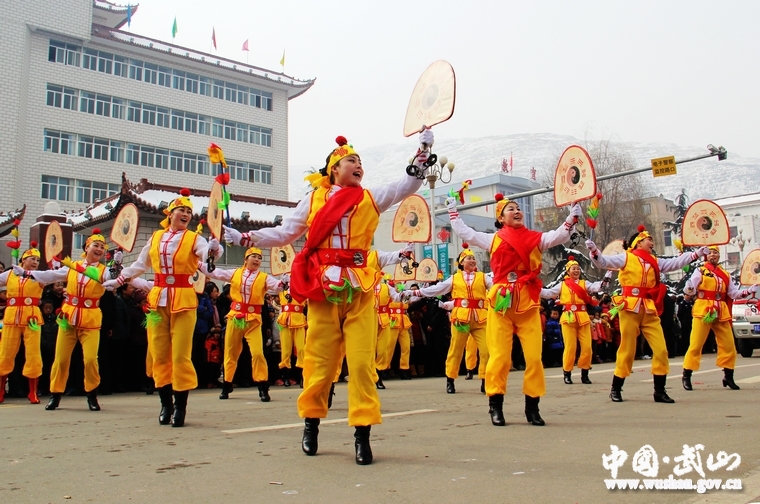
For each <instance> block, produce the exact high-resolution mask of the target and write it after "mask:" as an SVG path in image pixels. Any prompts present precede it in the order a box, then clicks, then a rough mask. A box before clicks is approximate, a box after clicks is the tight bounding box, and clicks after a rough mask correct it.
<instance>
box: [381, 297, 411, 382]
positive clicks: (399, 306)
mask: <svg viewBox="0 0 760 504" xmlns="http://www.w3.org/2000/svg"><path fill="white" fill-rule="evenodd" d="M399 289H401V290H399ZM394 290H396V292H398V293H401V292H403V286H402V285H401V284H396V285H395V289H394ZM408 308H409V303H408V302H406V301H404V299H403V298H401V297H399V298H398V299H393V300H392V301H391V303H390V305H388V313H389V315H390V324H389V329H390V335H389V338H388V343H387V345H385V362H386V367H385V370H386V371H388V370H389V369H390V367H391V360H392V359H393V354H394V353H395V351H396V342H398V344H399V347H401V356H400V358H399V364H398V368H399V374H400V376H399V378H401V379H402V380H411V379H412V376H411V374H409V354H410V353H411V349H412V346H411V338H410V336H409V329H411V327H412V321H411V320H409V315H408V314H407V312H406V311H407V309H408ZM381 349H382V348H381V347H380V346H379V344H378V352H379V351H380V350H381Z"/></svg>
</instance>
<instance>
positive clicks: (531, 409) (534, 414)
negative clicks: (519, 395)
mask: <svg viewBox="0 0 760 504" xmlns="http://www.w3.org/2000/svg"><path fill="white" fill-rule="evenodd" d="M540 399H541V398H540V397H531V396H527V395H526V396H525V418H527V419H528V423H531V424H533V425H538V426H541V425H546V422H544V419H543V418H541V415H540V414H539V413H538V401H539V400H540Z"/></svg>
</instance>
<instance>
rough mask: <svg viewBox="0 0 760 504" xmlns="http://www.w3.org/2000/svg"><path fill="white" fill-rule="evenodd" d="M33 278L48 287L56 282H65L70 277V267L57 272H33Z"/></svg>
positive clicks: (64, 267)
mask: <svg viewBox="0 0 760 504" xmlns="http://www.w3.org/2000/svg"><path fill="white" fill-rule="evenodd" d="M31 274H32V278H34V279H35V280H37V281H38V282H39V283H40V284H42V285H48V284H51V283H55V282H63V281H64V280H66V277H67V276H68V275H69V268H68V266H63V267H62V268H59V269H57V270H46V271H32V272H31Z"/></svg>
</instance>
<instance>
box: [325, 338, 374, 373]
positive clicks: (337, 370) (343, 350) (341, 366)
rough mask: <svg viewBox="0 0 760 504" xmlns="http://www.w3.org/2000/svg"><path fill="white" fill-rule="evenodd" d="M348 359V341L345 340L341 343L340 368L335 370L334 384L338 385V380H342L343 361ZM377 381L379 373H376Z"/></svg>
mask: <svg viewBox="0 0 760 504" xmlns="http://www.w3.org/2000/svg"><path fill="white" fill-rule="evenodd" d="M345 358H346V341H345V340H343V341H341V342H340V359H338V367H337V369H336V370H335V379H334V380H333V383H338V380H340V372H341V371H343V359H345ZM374 376H375V381H377V372H375V375H374Z"/></svg>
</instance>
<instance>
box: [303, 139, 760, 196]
mask: <svg viewBox="0 0 760 504" xmlns="http://www.w3.org/2000/svg"><path fill="white" fill-rule="evenodd" d="M572 144H577V145H581V146H585V142H584V141H583V140H581V139H578V138H574V137H572V136H568V135H555V134H551V133H535V134H518V135H506V136H492V137H484V138H461V139H444V138H439V139H437V140H436V144H435V148H434V152H436V153H437V154H438V155H439V156H440V155H441V154H443V155H446V156H447V157H448V159H449V161H451V162H453V163H455V164H456V169H455V170H454V176H453V179H452V182H461V181H463V180H467V179H475V178H478V177H483V176H486V175H491V174H494V173H498V172H499V171H500V170H501V162H502V159H507V160H508V159H509V157H510V153H511V156H512V160H513V167H514V170H513V175H515V176H518V177H524V178H530V170H531V167H535V169H536V179H537V180H538V181H539V182H541V181H543V180H549V179H550V178H551V177H553V174H554V170H555V166H556V162H557V159H558V158H559V156H560V155H561V154H562V152H563V151H564V150H565V148H567V147H568V146H570V145H572ZM612 146H613V148H614V149H615V150H616V151H618V152H622V153H625V154H628V155H630V156H631V158H632V159H633V160H634V161H635V166H636V167H637V168H643V167H647V166H649V165H650V160H651V159H652V158H659V157H665V156H675V157H676V161H680V160H682V159H686V158H691V157H696V156H700V155H703V154H707V153H708V150H707V148H706V147H705V146H701V147H697V146H693V147H688V146H681V145H675V144H672V143H664V142H663V143H636V142H614V143H612ZM724 146H725V147H726V149H727V150H728V159H726V160H724V161H718V159H717V157H712V158H708V159H703V160H699V161H694V162H690V163H686V164H681V165H678V174H677V175H671V176H667V177H658V178H653V177H651V178H650V180H651V189H650V192H651V195H652V196H654V195H658V194H662V195H663V196H664V197H666V198H668V199H673V198H674V197H675V196H676V195H677V194H678V193H680V192H681V189H685V190H686V194H687V195H688V196H689V199H690V200H691V201H694V200H696V199H699V198H707V199H716V198H723V197H728V196H737V195H741V194H746V193H749V192H755V191H757V190H758V186H759V184H758V181H760V159H757V158H744V157H741V156H740V155H738V154H735V153H732V152H731V145H730V144H726V145H724ZM355 147H356V148H357V150H358V151H359V153H360V154H361V156H362V162H363V164H364V169H365V176H364V183H363V185H364V186H365V187H373V186H375V185H380V184H383V183H385V182H386V181H388V180H393V179H395V178H397V177H401V174H402V173H404V168H405V167H406V165H407V162H408V160H409V158H410V157H411V155H412V154H413V152H414V150H415V148H416V145H415V144H414V143H409V142H407V143H405V144H397V145H380V146H376V147H361V148H360V147H359V146H355ZM319 158H321V159H324V155H322V156H318V159H319ZM592 160H593V158H592ZM322 162H324V161H322ZM312 166H313V167H314V168H320V167H321V165H320V164H315V165H312ZM309 168H310V167H309V166H291V167H290V174H289V181H290V199H291V200H299V199H301V198H302V197H303V195H304V194H305V193H306V192H307V191H308V188H307V186H306V183H305V182H304V181H303V177H304V172H305V171H307V170H308V169H309ZM600 184H601V189H602V191H603V190H604V182H601V183H600Z"/></svg>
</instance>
